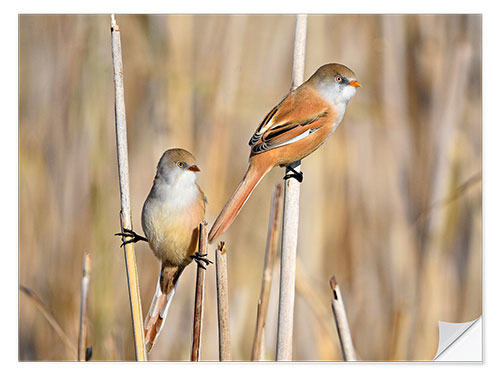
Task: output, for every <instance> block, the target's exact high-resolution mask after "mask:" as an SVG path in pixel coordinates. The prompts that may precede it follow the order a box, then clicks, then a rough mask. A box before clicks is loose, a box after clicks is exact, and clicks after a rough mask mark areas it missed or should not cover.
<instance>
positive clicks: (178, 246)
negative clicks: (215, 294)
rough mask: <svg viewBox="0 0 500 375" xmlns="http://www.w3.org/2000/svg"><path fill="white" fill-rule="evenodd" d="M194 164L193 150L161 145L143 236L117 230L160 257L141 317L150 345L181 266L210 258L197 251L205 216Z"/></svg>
mask: <svg viewBox="0 0 500 375" xmlns="http://www.w3.org/2000/svg"><path fill="white" fill-rule="evenodd" d="M198 172H200V168H199V167H198V166H197V165H196V161H195V158H194V156H193V155H192V154H191V153H190V152H189V151H186V150H184V149H181V148H173V149H169V150H166V151H165V152H164V153H163V155H162V156H161V158H160V161H159V162H158V166H157V168H156V175H155V178H154V182H153V186H152V188H151V191H150V192H149V195H148V196H147V198H146V200H145V202H144V205H143V207H142V215H141V222H142V229H143V231H144V234H145V237H143V236H140V235H138V234H137V233H135V232H133V231H132V230H129V229H124V230H123V232H121V233H117V235H121V236H123V238H127V237H129V239H127V240H124V241H123V243H122V245H125V244H127V243H129V242H137V241H147V242H148V243H149V247H150V248H151V250H152V251H153V254H154V255H155V256H156V257H157V258H158V259H159V260H160V261H161V272H160V276H159V278H158V283H157V286H156V291H155V294H154V296H153V300H152V302H151V307H150V308H149V312H148V314H147V315H146V318H145V321H144V343H145V346H146V349H147V351H148V352H150V351H151V349H152V348H153V345H154V343H155V341H156V339H157V338H158V335H159V333H160V331H161V329H162V327H163V325H164V323H165V318H166V315H167V312H168V308H169V306H170V303H171V301H172V298H173V296H174V293H175V289H176V286H177V282H178V280H179V277H180V275H181V273H182V271H183V270H184V269H185V268H186V266H188V265H189V264H190V263H191V261H192V260H193V259H194V260H195V261H196V262H197V263H198V264H199V265H200V266H201V267H203V268H205V267H204V265H208V264H209V263H212V262H211V261H210V260H208V259H207V258H206V255H207V254H200V253H199V252H198V251H197V249H198V232H199V225H200V223H202V222H204V220H205V210H206V205H207V198H206V196H205V194H204V193H203V191H202V190H201V188H200V186H199V185H198V183H197V182H196V179H197V174H198Z"/></svg>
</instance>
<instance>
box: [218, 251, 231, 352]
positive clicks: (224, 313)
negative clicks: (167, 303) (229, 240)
mask: <svg viewBox="0 0 500 375" xmlns="http://www.w3.org/2000/svg"><path fill="white" fill-rule="evenodd" d="M215 268H216V278H217V317H218V321H219V361H230V360H231V337H230V334H229V293H228V287H227V252H226V246H225V244H224V242H222V241H221V242H219V246H217V250H215Z"/></svg>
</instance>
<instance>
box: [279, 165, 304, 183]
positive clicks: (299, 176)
mask: <svg viewBox="0 0 500 375" xmlns="http://www.w3.org/2000/svg"><path fill="white" fill-rule="evenodd" d="M290 178H295V179H296V180H297V181H298V182H299V183H300V182H302V181H303V180H304V173H302V171H301V172H297V171H296V170H295V169H294V168H293V166H292V165H287V166H286V173H285V177H283V180H285V181H286V180H288V179H290Z"/></svg>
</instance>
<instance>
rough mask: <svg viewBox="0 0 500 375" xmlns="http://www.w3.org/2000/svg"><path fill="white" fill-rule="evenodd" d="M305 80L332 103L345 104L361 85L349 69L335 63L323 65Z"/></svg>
mask: <svg viewBox="0 0 500 375" xmlns="http://www.w3.org/2000/svg"><path fill="white" fill-rule="evenodd" d="M307 82H309V83H310V84H312V85H314V87H315V88H316V89H317V90H318V92H319V93H320V95H321V96H322V97H323V99H325V100H326V101H328V102H329V103H330V104H332V105H346V104H347V103H348V102H349V100H351V99H352V97H353V96H354V94H356V91H357V89H358V87H361V85H360V84H359V82H358V81H357V80H356V75H355V74H354V72H353V71H352V70H351V69H349V68H348V67H347V66H345V65H342V64H336V63H334V64H326V65H323V66H322V67H320V68H319V69H318V70H317V71H316V72H315V73H314V74H313V75H312V76H311V78H309V80H308V81H307Z"/></svg>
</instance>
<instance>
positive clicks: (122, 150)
mask: <svg viewBox="0 0 500 375" xmlns="http://www.w3.org/2000/svg"><path fill="white" fill-rule="evenodd" d="M111 49H112V56H113V73H114V74H113V80H114V84H115V127H116V149H117V154H118V176H119V181H120V201H121V227H122V231H123V229H124V228H127V229H130V230H132V229H133V228H132V217H131V213H130V190H129V175H128V149H127V121H126V117H125V92H124V87H123V62H122V48H121V39H120V28H119V26H118V24H117V23H116V20H115V16H114V15H111ZM123 251H124V257H125V270H126V273H127V283H128V292H129V299H130V310H131V313H132V328H133V332H134V344H135V358H136V360H138V361H146V360H147V357H146V350H145V348H144V327H143V319H142V307H141V296H140V293H139V279H138V276H137V263H136V260H135V250H134V244H133V243H128V244H126V245H125V246H124V247H123Z"/></svg>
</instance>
